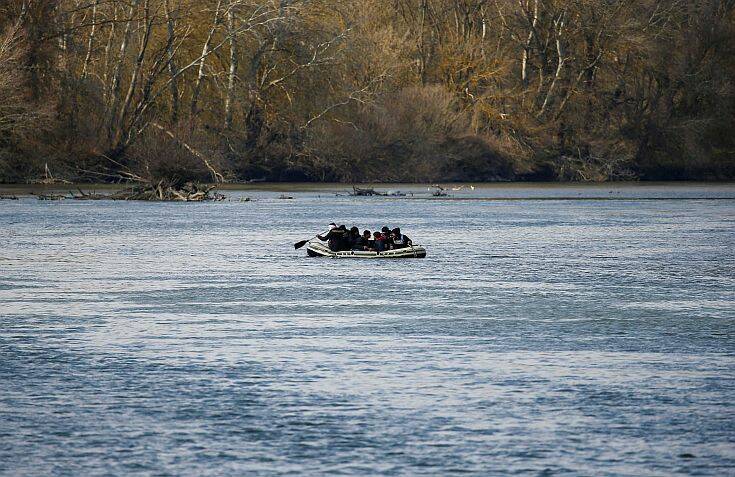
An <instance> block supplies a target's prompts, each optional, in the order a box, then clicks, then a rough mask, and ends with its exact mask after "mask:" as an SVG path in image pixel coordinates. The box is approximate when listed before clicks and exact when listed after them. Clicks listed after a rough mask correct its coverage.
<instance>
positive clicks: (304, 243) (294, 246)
mask: <svg viewBox="0 0 735 477" xmlns="http://www.w3.org/2000/svg"><path fill="white" fill-rule="evenodd" d="M315 238H316V235H315V236H313V237H312V238H310V239H309V240H302V241H301V242H296V243H295V244H293V248H295V249H296V250H298V249H300V248H301V247H303V246H304V245H306V244H307V243H309V242H311V241H312V240H314V239H315Z"/></svg>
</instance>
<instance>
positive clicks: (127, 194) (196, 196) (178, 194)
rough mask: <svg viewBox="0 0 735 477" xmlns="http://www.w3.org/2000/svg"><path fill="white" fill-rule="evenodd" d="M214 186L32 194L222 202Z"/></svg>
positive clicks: (162, 183)
mask: <svg viewBox="0 0 735 477" xmlns="http://www.w3.org/2000/svg"><path fill="white" fill-rule="evenodd" d="M214 189H215V186H211V185H202V184H195V183H193V182H186V183H184V184H183V185H176V184H173V183H169V182H166V181H163V180H161V181H159V182H157V183H142V184H137V185H135V186H132V187H129V188H127V189H123V190H120V191H117V192H113V193H110V194H100V193H97V192H96V191H93V192H85V191H83V190H82V189H77V192H72V191H69V194H68V195H59V194H33V195H35V196H36V197H38V199H39V200H63V199H73V200H146V201H161V202H163V201H173V202H204V201H222V200H225V196H224V195H222V194H220V193H218V192H214Z"/></svg>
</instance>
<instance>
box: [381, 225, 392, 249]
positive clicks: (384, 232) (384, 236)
mask: <svg viewBox="0 0 735 477" xmlns="http://www.w3.org/2000/svg"><path fill="white" fill-rule="evenodd" d="M380 236H381V240H383V247H385V250H390V249H392V248H393V241H392V240H391V236H390V229H389V228H388V227H383V228H382V229H380Z"/></svg>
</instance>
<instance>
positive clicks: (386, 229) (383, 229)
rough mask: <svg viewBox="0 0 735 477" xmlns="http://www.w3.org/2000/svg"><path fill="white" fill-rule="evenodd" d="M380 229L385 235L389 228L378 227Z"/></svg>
mask: <svg viewBox="0 0 735 477" xmlns="http://www.w3.org/2000/svg"><path fill="white" fill-rule="evenodd" d="M380 231H381V232H383V233H384V234H386V235H388V234H389V233H390V229H389V228H388V227H383V228H382V229H380Z"/></svg>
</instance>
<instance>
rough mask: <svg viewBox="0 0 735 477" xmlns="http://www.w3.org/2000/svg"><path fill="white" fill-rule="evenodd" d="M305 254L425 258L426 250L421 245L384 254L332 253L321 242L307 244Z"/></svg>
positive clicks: (358, 251) (343, 256)
mask: <svg viewBox="0 0 735 477" xmlns="http://www.w3.org/2000/svg"><path fill="white" fill-rule="evenodd" d="M306 253H307V254H308V255H309V256H310V257H331V258H425V257H426V249H425V248H424V247H422V246H421V245H413V246H411V247H406V248H398V249H395V250H386V251H384V252H367V251H362V250H348V251H345V252H333V251H331V250H330V249H329V247H327V246H326V245H325V244H323V243H321V242H309V244H308V245H307V246H306Z"/></svg>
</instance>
